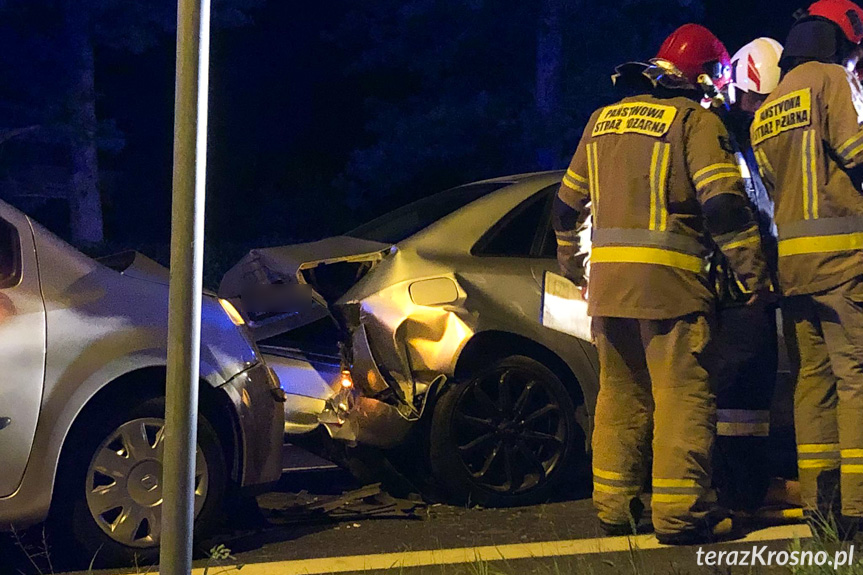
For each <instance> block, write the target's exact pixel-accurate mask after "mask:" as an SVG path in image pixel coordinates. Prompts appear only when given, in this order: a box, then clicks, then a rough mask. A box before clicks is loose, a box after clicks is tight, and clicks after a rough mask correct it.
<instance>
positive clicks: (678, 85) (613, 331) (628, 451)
mask: <svg viewBox="0 0 863 575" xmlns="http://www.w3.org/2000/svg"><path fill="white" fill-rule="evenodd" d="M729 63H730V62H729V59H728V53H727V51H726V50H725V48H724V46H722V44H721V43H720V42H719V40H717V39H716V37H715V36H713V34H712V33H710V32H709V31H708V30H707V29H705V28H703V27H701V26H697V25H687V26H684V27H683V28H681V29H679V30H677V31H676V32H675V33H674V34H672V36H671V37H669V38H668V39H667V40H666V42H665V43H664V44H663V47H662V49H661V50H660V53H659V55H658V57H657V58H656V59H654V60H651V62H650V63H647V64H641V63H631V64H625V65H623V66H621V67H619V68H618V74H617V75H616V77H615V80H616V85H617V87H618V88H619V89H620V90H623V91H624V92H625V93H629V94H631V95H630V96H628V97H625V98H624V99H623V100H621V101H620V102H619V103H617V104H614V105H611V106H607V107H605V108H601V109H599V110H597V111H596V112H594V114H593V115H592V116H591V118H590V121H589V122H588V124H587V127H586V129H585V132H584V136H583V137H582V140H581V142H580V143H579V146H578V149H577V151H576V153H575V156H574V157H573V160H572V163H571V165H570V167H569V169H568V170H567V173H566V175H565V176H564V179H563V184H562V185H561V188H560V191H559V193H558V196H557V199H556V202H555V210H554V213H555V217H554V221H555V230H556V232H557V234H558V257H559V260H560V263H561V266H562V268H563V270H564V273H565V274H566V275H567V276H569V277H578V275H579V274H580V272H581V270H579V269H578V261H577V258H575V254H577V252H578V245H577V244H578V242H577V231H578V228H579V224H580V222H581V219H582V218H583V217H584V212H585V209H584V207H585V205H586V204H587V203H588V201H589V202H590V204H591V207H590V212H591V217H592V219H593V237H592V243H593V245H592V250H591V256H590V257H591V260H590V261H591V264H590V265H591V277H590V297H589V304H588V305H589V307H588V309H589V313H590V315H591V316H593V318H594V331H595V336H596V344H597V349H598V352H599V359H600V390H599V396H598V398H597V406H596V420H595V429H594V432H593V486H594V496H593V497H594V504H595V506H596V508H597V511H598V514H599V519H600V523H601V525H602V526H603V528H604V529H605V530H606V532H607V533H609V534H623V533H626V532H631V528H630V526H631V525H632V522H637V521H638V519H639V517H640V515H641V512H642V510H643V506H642V505H641V503H640V500H639V495H640V492H641V489H642V485H643V483H644V479H645V476H646V475H647V474H648V470H647V469H645V466H646V464H647V461H648V457H649V453H650V451H651V448H650V443H649V442H650V440H651V437H652V438H653V449H652V452H653V470H652V471H653V473H652V478H653V489H652V492H653V496H652V510H653V525H654V528H655V530H656V535H657V538H658V539H659V540H660V541H661V542H663V543H670V544H688V543H697V542H700V541H706V540H710V539H711V538H712V537H713V536H714V535H716V534H717V532H718V531H719V530H720V529H722V528H725V527H727V526H728V523H730V522H728V521H724V519H725V514H724V513H723V512H722V511H721V510H719V509H718V507H717V505H716V502H715V494H714V493H713V491H712V490H711V485H710V481H711V477H710V457H711V449H712V446H713V442H714V436H715V433H716V405H715V397H714V392H713V390H712V389H711V386H710V383H709V380H708V374H707V371H706V369H705V367H704V365H705V360H706V357H705V353H706V352H707V351H708V345H709V342H710V329H711V328H710V324H711V316H712V313H713V309H714V302H715V293H714V290H713V287H712V284H711V281H710V277H709V269H708V259H709V256H710V254H711V253H712V251H713V249H714V245H715V244H718V245H719V246H720V248H721V249H722V250H723V252H724V253H725V254H726V255H727V257H728V259H729V261H730V263H731V267H732V269H733V270H734V271H735V273H736V276H735V277H736V279H737V281H738V282H739V284H740V289H741V290H742V291H744V292H746V293H750V294H753V296H752V297H753V299H755V298H757V297H758V296H757V295H755V294H763V292H764V290H765V289H766V287H767V285H768V275H767V272H766V266H765V262H764V259H763V257H762V255H761V246H760V235H759V231H758V226H757V225H756V223H755V221H754V218H753V215H752V213H751V211H750V209H749V206H748V201H747V198H746V195H745V191H744V185H743V181H742V179H741V175H740V170H739V168H738V166H737V164H736V161H735V159H734V156H733V154H732V148H731V146H730V144H729V142H728V132H727V131H726V129H725V127H724V126H723V124H722V121H721V120H720V119H719V118H718V117H717V116H716V115H715V114H713V113H712V112H710V111H707V110H705V109H703V108H702V107H701V106H700V105H699V101H700V100H701V98H702V96H703V92H701V91H700V90H699V89H698V88H697V87H696V85H697V80H698V77H699V76H700V75H701V74H703V73H707V74H708V76H712V77H713V80H714V82H716V83H722V82H725V81H727V80H728V77H729V68H728V66H729ZM705 222H706V228H705ZM714 242H715V243H714Z"/></svg>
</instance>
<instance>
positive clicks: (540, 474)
mask: <svg viewBox="0 0 863 575" xmlns="http://www.w3.org/2000/svg"><path fill="white" fill-rule="evenodd" d="M453 432H454V437H455V438H456V448H457V450H458V454H459V457H460V458H461V461H462V463H463V464H464V466H465V467H466V468H467V470H468V471H469V473H470V475H471V478H472V479H473V481H474V482H475V483H476V484H478V485H480V486H482V487H483V488H485V489H489V490H492V491H496V492H500V493H504V494H507V495H518V494H521V493H524V492H526V491H529V490H531V489H534V488H536V487H538V486H539V485H540V484H542V483H544V482H545V481H546V480H547V478H548V477H549V475H551V473H552V472H553V471H554V470H555V469H556V467H557V466H558V464H559V463H560V460H561V458H562V457H563V454H564V450H565V448H566V442H567V439H568V438H567V435H566V434H567V428H566V422H565V420H564V417H563V412H562V407H561V405H560V403H559V402H558V400H557V399H556V397H555V394H554V393H553V392H552V390H551V389H550V384H548V383H547V382H546V381H545V380H543V379H542V378H541V377H537V374H536V373H534V372H532V371H531V370H529V369H525V368H520V367H502V368H499V369H496V370H494V371H492V372H489V373H488V374H486V375H483V376H481V377H478V378H477V379H474V380H473V381H471V382H470V383H468V384H467V385H466V386H465V389H464V390H463V391H462V393H461V396H460V397H459V400H458V403H457V405H456V409H455V417H454V419H453Z"/></svg>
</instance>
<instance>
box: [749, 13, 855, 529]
mask: <svg viewBox="0 0 863 575" xmlns="http://www.w3.org/2000/svg"><path fill="white" fill-rule="evenodd" d="M861 40H863V10H861V8H860V7H859V6H858V5H857V4H855V3H854V2H851V1H850V0H821V1H819V2H816V3H815V4H813V5H812V6H810V8H809V10H808V13H806V14H805V15H804V17H803V18H802V19H800V20H798V21H797V22H796V23H795V25H794V26H793V28H792V30H791V32H790V34H789V36H788V40H787V43H786V46H785V52H784V54H783V57H782V61H781V63H780V65H781V67H782V69H783V74H784V76H783V79H782V81H781V82H780V84H779V87H778V88H777V89H776V90H775V91H774V92H773V93H772V94H771V96H770V97H769V98H768V99H767V101H766V102H765V103H764V104H763V105H762V107H761V108H760V109H759V111H758V112H757V113H756V117H755V121H754V123H753V125H752V128H751V134H752V143H753V145H754V149H755V155H756V158H757V160H758V163H759V168H760V170H761V172H762V175H763V179H764V181H765V184H766V185H767V189H768V191H769V192H770V193H771V194H772V196H773V198H774V200H775V203H776V210H775V219H776V226H777V230H778V235H779V247H778V251H779V285H780V288H781V290H782V292H783V294H784V295H785V296H786V299H785V301H784V303H783V312H784V316H785V321H786V329H785V336H786V339H788V340H789V343H790V346H789V348H790V349H789V351H790V352H791V354H790V355H791V357H792V360H794V361H795V363H796V365H795V368H796V371H797V381H796V389H795V398H794V402H795V427H796V435H797V453H798V467H799V470H800V484H801V491H802V496H803V503H804V510H806V511H808V512H809V513H816V512H819V513H828V512H839V511H841V515H842V516H843V517H842V518H841V519H840V526H841V527H842V528H843V529H844V528H848V529H851V530H854V529H856V526H857V524H858V523H859V521H860V520H861V519H863V251H861V248H863V191H861V179H860V173H859V170H858V168H860V167H861V166H863V128H861V124H863V94H861V89H860V84H859V82H858V80H857V78H856V77H855V76H854V75H852V73H851V70H854V67H855V66H856V64H857V60H858V59H859V55H860V42H861ZM840 486H841V487H840ZM840 504H841V508H840Z"/></svg>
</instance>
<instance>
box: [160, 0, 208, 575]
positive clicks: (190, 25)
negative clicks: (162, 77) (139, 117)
mask: <svg viewBox="0 0 863 575" xmlns="http://www.w3.org/2000/svg"><path fill="white" fill-rule="evenodd" d="M178 3H179V6H178V10H177V80H176V96H175V101H174V181H173V199H172V212H173V215H172V220H171V287H170V290H169V291H170V301H169V317H168V382H167V394H166V408H165V410H166V413H165V451H164V463H163V464H164V468H163V475H162V486H163V487H162V493H163V501H162V548H161V555H160V561H159V563H160V565H159V572H160V573H162V575H188V574H189V573H190V572H191V570H192V527H193V524H194V513H195V512H194V505H195V498H194V478H195V450H196V445H197V441H196V437H197V431H198V424H197V423H198V377H199V361H200V354H201V292H202V290H203V285H202V283H203V282H202V275H203V263H204V262H203V256H204V195H205V194H204V191H205V182H206V173H207V91H208V87H209V86H208V84H209V82H208V79H209V55H210V0H178Z"/></svg>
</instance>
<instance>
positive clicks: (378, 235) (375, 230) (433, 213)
mask: <svg viewBox="0 0 863 575" xmlns="http://www.w3.org/2000/svg"><path fill="white" fill-rule="evenodd" d="M511 183H512V182H495V183H487V184H469V185H466V186H459V187H458V188H452V189H450V190H446V191H445V192H440V193H437V194H434V195H433V196H428V197H426V198H423V199H421V200H417V201H415V202H412V203H410V204H408V205H406V206H402V207H401V208H398V209H397V210H393V211H392V212H389V213H388V214H384V215H382V216H380V217H378V218H375V219H373V220H372V221H370V222H368V223H366V224H363V225H361V226H360V227H358V228H356V229H353V230H351V231H349V232H348V233H347V234H346V235H349V236H351V237H355V238H361V239H364V240H373V241H376V242H385V243H390V244H397V243H399V242H400V241H402V240H405V239H407V238H409V237H410V236H412V235H414V234H415V233H417V232H419V231H421V230H423V229H425V228H427V227H428V226H430V225H432V224H433V223H435V222H436V221H438V220H439V219H441V218H443V217H446V216H448V215H450V214H451V213H453V212H454V211H456V210H458V209H460V208H463V207H464V206H466V205H468V204H469V203H471V202H473V201H474V200H478V199H479V198H481V197H483V196H485V195H488V194H490V193H492V192H493V191H495V190H499V189H501V188H504V187H506V186H508V185H510V184H511Z"/></svg>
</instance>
